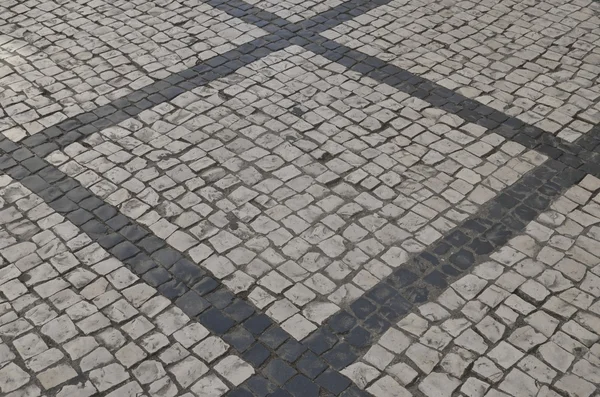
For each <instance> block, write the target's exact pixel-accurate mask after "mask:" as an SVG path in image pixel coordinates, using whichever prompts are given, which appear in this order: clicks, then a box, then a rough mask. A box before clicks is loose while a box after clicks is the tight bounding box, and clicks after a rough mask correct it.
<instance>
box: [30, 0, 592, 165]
mask: <svg viewBox="0 0 600 397" xmlns="http://www.w3.org/2000/svg"><path fill="white" fill-rule="evenodd" d="M388 2H389V0H375V1H369V0H349V1H348V2H345V3H343V4H340V5H338V6H336V7H334V8H332V9H330V10H327V11H324V12H323V13H321V14H319V15H316V16H314V17H312V18H310V19H308V20H306V21H302V22H300V23H291V22H289V21H287V20H286V19H283V18H280V17H278V16H277V15H275V14H272V13H270V12H267V11H264V10H262V9H260V8H259V7H255V6H253V5H250V4H248V3H246V2H244V1H243V0H209V1H207V4H209V5H211V6H213V7H215V8H217V9H219V10H221V11H223V12H226V13H227V14H229V15H231V16H233V17H237V18H239V19H241V20H243V21H244V22H246V23H250V24H253V25H255V26H257V27H260V28H262V29H264V30H266V31H267V32H269V33H270V34H269V35H267V36H263V37H260V38H257V39H255V40H252V41H251V42H249V43H246V44H242V45H240V46H239V47H238V48H236V49H234V50H231V51H228V52H226V53H224V54H222V55H218V56H215V57H213V58H211V59H209V60H206V61H204V62H202V63H201V64H199V65H196V66H194V67H192V68H190V69H187V70H184V71H182V72H179V73H176V74H173V75H171V76H169V77H167V78H165V79H163V80H160V81H157V82H155V83H153V84H150V85H149V86H147V87H144V88H142V89H140V90H137V91H134V92H132V93H130V94H128V95H127V96H125V97H123V98H119V99H117V100H115V101H113V102H111V103H110V104H107V105H104V106H101V107H99V108H98V109H95V110H94V111H91V112H86V113H83V114H80V115H77V116H74V117H71V118H69V119H67V120H64V121H62V122H61V123H59V124H57V125H55V126H52V127H50V128H47V129H46V130H44V131H42V132H40V133H38V134H35V135H33V136H30V137H28V138H25V139H24V140H23V141H21V143H22V145H24V146H25V147H28V148H30V149H32V150H33V151H34V152H35V153H36V154H38V155H40V156H41V157H44V156H45V155H46V154H48V153H50V152H52V151H53V150H55V149H58V148H62V147H65V146H67V145H69V144H71V143H73V142H75V141H78V140H80V139H82V138H83V137H85V136H87V135H89V134H92V133H94V132H96V131H98V130H100V129H103V128H107V127H110V126H113V125H116V124H118V123H119V122H121V121H123V120H125V119H127V118H129V117H133V116H136V115H138V114H139V113H140V112H142V111H143V110H145V109H147V108H150V107H152V106H154V105H157V104H160V103H163V102H166V101H168V100H171V99H173V98H174V97H176V96H177V95H179V94H181V93H183V92H186V91H189V90H191V89H194V88H197V87H200V86H203V85H205V84H207V83H209V82H211V81H214V80H216V79H219V78H222V77H225V76H227V75H229V74H231V73H233V72H234V71H235V70H237V69H239V68H241V67H243V66H246V65H248V64H250V63H252V62H255V61H256V60H258V59H261V58H263V57H265V56H267V55H269V54H271V53H272V52H274V51H278V50H281V49H283V48H286V47H287V46H289V45H290V44H296V45H300V46H303V47H304V48H305V49H307V50H309V51H312V52H314V53H316V54H320V55H322V56H324V57H325V58H327V59H329V60H331V61H333V62H337V63H339V64H341V65H344V66H346V67H347V68H349V69H351V70H354V71H356V72H359V73H361V74H363V75H365V76H368V77H370V78H373V79H375V80H377V81H379V82H382V83H386V84H389V85H391V86H393V87H395V88H396V89H398V90H400V91H402V92H405V93H408V94H410V95H411V96H414V97H417V98H420V99H423V100H425V101H427V102H428V103H430V104H431V105H432V106H434V107H437V108H440V109H443V110H445V111H447V112H449V113H452V114H456V115H458V116H460V117H462V118H463V119H465V120H467V121H469V122H473V123H477V124H480V125H482V126H484V127H486V128H488V129H489V130H490V131H492V132H496V133H498V134H499V135H502V136H503V137H505V138H507V139H510V140H512V141H515V142H519V143H521V144H523V145H524V146H526V147H527V148H529V149H535V150H537V151H539V152H541V153H544V154H546V155H548V156H549V157H551V158H553V159H556V160H559V161H560V162H562V163H564V164H566V165H568V166H571V167H574V168H578V169H582V170H584V171H585V172H587V173H590V174H592V175H594V176H600V127H599V126H595V127H594V128H593V130H592V131H590V132H589V133H588V134H586V135H585V136H584V137H583V138H582V139H580V141H581V143H569V142H566V141H564V140H562V139H560V138H557V137H556V136H554V135H553V134H550V133H548V132H545V131H543V130H541V129H540V128H538V127H535V126H531V125H529V124H527V123H524V122H522V121H520V120H518V119H517V118H515V117H511V116H508V115H506V114H504V113H502V112H500V111H497V110H495V109H492V108H490V107H489V106H487V105H483V104H481V103H479V102H477V101H475V100H473V99H470V98H467V97H465V96H463V95H461V94H458V93H456V92H454V91H452V90H450V89H447V88H445V87H442V86H440V85H438V84H436V83H434V82H431V81H429V80H427V79H424V78H422V77H420V76H417V75H415V74H413V73H411V72H409V71H406V70H404V69H401V68H399V67H397V66H394V65H391V64H389V63H387V62H385V61H382V60H380V59H378V58H376V57H373V56H369V55H367V54H364V53H362V52H360V51H357V50H354V49H351V48H349V47H347V46H345V45H342V44H339V43H337V42H335V41H333V40H329V39H327V38H325V37H322V36H320V35H319V34H318V33H320V32H322V31H324V30H327V29H330V28H333V27H335V26H337V25H339V24H340V23H343V22H346V21H348V20H350V19H352V18H354V17H356V16H359V15H361V14H363V13H365V12H368V11H369V10H371V9H373V8H376V7H379V6H381V5H384V4H386V3H388Z"/></svg>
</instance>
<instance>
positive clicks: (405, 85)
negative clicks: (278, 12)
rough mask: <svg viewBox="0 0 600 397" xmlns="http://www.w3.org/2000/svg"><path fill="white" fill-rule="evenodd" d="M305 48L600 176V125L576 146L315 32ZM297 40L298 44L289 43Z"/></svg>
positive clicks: (306, 38) (507, 137) (583, 137)
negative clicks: (295, 42)
mask: <svg viewBox="0 0 600 397" xmlns="http://www.w3.org/2000/svg"><path fill="white" fill-rule="evenodd" d="M299 35H302V36H303V37H304V39H305V40H306V41H307V42H310V44H304V47H305V48H306V49H307V50H310V51H312V52H314V53H316V54H319V55H321V56H323V57H325V58H327V59H329V60H330V61H332V62H337V63H339V64H341V65H343V66H345V67H347V68H348V69H350V70H353V71H355V72H359V73H361V74H363V75H364V76H367V77H370V78H372V79H374V80H376V81H378V82H380V83H385V84H388V85H390V86H392V87H394V88H396V89H397V90H399V91H402V92H404V93H407V94H409V95H411V96H413V97H416V98H419V99H422V100H424V101H426V102H428V103H430V104H431V105H432V106H434V107H436V108H438V109H442V110H445V111H447V112H448V113H451V114H455V115H457V116H459V117H461V118H463V119H464V120H466V121H468V122H471V123H475V124H479V125H481V126H483V127H485V128H487V129H488V130H489V131H490V132H495V133H497V134H498V135H501V136H503V137H504V138H506V139H508V140H511V141H514V142H518V143H520V144H522V145H524V146H525V147H527V148H528V149H534V150H536V151H538V152H540V153H543V154H545V155H547V156H548V157H550V158H552V159H555V160H558V161H560V162H561V163H563V164H565V165H566V166H569V167H573V168H576V169H580V170H582V171H584V172H586V173H588V174H591V175H594V176H596V177H600V126H599V125H596V126H594V128H592V130H591V131H589V132H588V133H587V134H585V135H584V136H582V137H581V138H580V139H579V140H578V141H576V142H574V143H570V142H567V141H565V140H563V139H561V138H558V137H557V136H555V135H553V134H551V133H549V132H546V131H544V130H542V129H541V128H539V127H535V126H532V125H529V124H527V123H525V122H523V121H521V120H519V119H517V118H516V117H512V116H508V115H506V114H504V113H502V112H500V111H498V110H495V109H493V108H491V107H489V106H487V105H484V104H481V103H479V102H477V101H475V100H473V99H470V98H467V97H465V96H464V95H461V94H459V93H457V92H454V91H452V90H450V89H448V88H445V87H442V86H440V85H439V84H437V83H434V82H432V81H430V80H427V79H425V78H423V77H420V76H417V75H415V74H413V73H411V72H409V71H407V70H404V69H401V68H399V67H397V66H394V65H392V64H389V63H387V62H385V61H382V60H380V59H379V58H377V57H374V56H370V55H367V54H365V53H363V52H360V51H357V50H354V49H351V48H349V47H347V46H345V45H342V44H339V43H337V42H335V41H333V40H329V39H327V38H324V37H322V36H320V35H315V34H314V33H312V32H300V33H299ZM290 41H292V42H294V40H293V39H292V40H290Z"/></svg>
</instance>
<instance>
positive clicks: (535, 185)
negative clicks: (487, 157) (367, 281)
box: [306, 160, 586, 369]
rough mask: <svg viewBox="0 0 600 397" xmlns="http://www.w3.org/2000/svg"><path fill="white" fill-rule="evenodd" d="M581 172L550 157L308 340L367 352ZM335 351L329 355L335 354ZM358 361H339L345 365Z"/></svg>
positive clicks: (531, 217) (521, 226) (513, 232)
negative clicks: (334, 341)
mask: <svg viewBox="0 0 600 397" xmlns="http://www.w3.org/2000/svg"><path fill="white" fill-rule="evenodd" d="M585 175H586V174H585V173H584V172H583V171H580V170H576V169H573V168H571V167H568V166H565V165H564V164H562V163H560V162H558V161H555V160H548V161H546V163H544V164H543V165H541V166H539V167H537V168H536V169H535V170H533V171H531V172H530V173H528V174H526V175H524V176H523V177H522V178H521V179H520V180H519V181H518V182H517V183H515V184H514V185H513V186H511V187H509V188H507V189H505V190H504V191H503V192H502V193H501V194H500V195H498V196H497V197H496V198H494V199H492V200H491V201H490V202H489V203H487V204H486V205H485V206H484V207H482V208H481V209H480V210H479V212H478V213H477V214H475V215H474V216H472V217H470V218H469V219H468V220H466V221H465V222H463V223H462V224H461V225H459V226H457V227H456V228H454V229H453V230H452V231H450V232H449V233H448V234H447V235H446V236H445V237H444V238H443V239H441V240H440V241H438V242H436V243H434V244H432V245H431V246H430V247H428V248H427V249H426V250H425V251H423V252H422V253H420V254H419V255H417V256H416V257H414V258H412V259H411V260H410V261H409V262H407V263H405V264H404V265H402V266H400V267H399V268H397V269H396V270H395V271H393V272H392V274H391V275H390V276H388V277H387V278H386V279H384V280H382V281H381V282H380V283H378V284H377V285H376V286H374V287H373V288H371V289H370V290H369V291H367V292H366V293H365V294H363V296H362V297H361V298H358V299H357V300H356V301H354V302H353V303H352V304H350V305H349V307H348V308H346V310H342V311H340V312H338V313H336V314H335V315H333V316H332V317H331V318H329V319H328V320H327V321H326V322H325V324H323V325H322V326H321V328H320V329H319V330H318V331H316V332H315V333H314V334H313V335H311V336H309V337H308V338H307V340H306V342H307V343H309V344H310V343H313V344H318V342H317V341H319V340H320V339H321V338H323V337H328V338H338V339H340V340H341V341H343V342H340V343H339V344H338V345H336V347H334V348H333V349H332V351H335V349H337V350H339V352H340V353H338V354H337V355H338V356H339V357H342V356H343V355H342V353H341V352H345V356H346V357H349V358H353V357H358V356H362V355H364V353H365V352H366V351H367V350H368V349H369V348H370V347H371V346H372V345H373V344H374V343H376V342H377V340H378V339H379V337H380V336H381V335H382V334H383V333H384V332H385V331H386V330H387V329H388V328H389V327H390V326H391V325H392V324H394V323H396V322H398V321H399V320H400V319H402V318H403V317H404V316H405V315H406V314H408V313H409V312H410V311H411V309H412V308H413V307H414V305H417V304H421V303H425V302H428V301H432V300H433V299H435V298H436V297H437V296H439V294H440V293H441V292H443V291H444V290H445V288H447V287H448V285H449V284H450V283H452V282H453V281H455V280H457V279H458V278H460V277H462V276H464V275H465V274H466V273H469V272H470V271H471V270H472V268H473V267H474V266H475V265H477V264H480V263H483V262H485V261H487V260H489V255H490V254H491V253H492V252H493V251H495V250H497V249H498V248H500V247H502V246H504V245H505V244H506V243H507V242H508V241H509V240H510V239H511V238H513V237H515V236H517V235H518V234H520V233H522V232H523V230H524V229H525V227H526V225H527V224H528V223H529V222H530V221H532V220H534V219H535V218H536V217H537V216H538V215H539V214H541V213H542V212H544V211H546V210H547V209H548V208H549V206H550V204H551V203H552V201H553V199H555V198H557V197H558V196H559V195H560V194H561V193H563V192H564V191H565V190H567V189H568V188H570V187H571V186H573V185H574V184H576V183H578V182H579V181H581V180H582V179H583V178H584V177H585ZM332 351H329V352H326V353H325V355H331V354H332ZM353 362H354V360H350V359H347V360H340V361H339V362H338V363H336V364H337V365H335V368H338V369H341V368H344V367H345V366H347V365H349V364H351V363H353Z"/></svg>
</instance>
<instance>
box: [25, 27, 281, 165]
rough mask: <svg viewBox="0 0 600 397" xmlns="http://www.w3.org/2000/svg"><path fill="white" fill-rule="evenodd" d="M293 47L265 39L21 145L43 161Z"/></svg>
mask: <svg viewBox="0 0 600 397" xmlns="http://www.w3.org/2000/svg"><path fill="white" fill-rule="evenodd" d="M288 45H289V43H288V42H287V41H286V40H284V39H282V38H281V37H279V36H277V35H268V36H263V37H260V38H257V39H254V40H252V41H250V42H248V43H246V44H242V45H240V46H239V47H237V48H236V49H233V50H230V51H227V52H225V53H223V54H221V55H218V56H215V57H213V58H211V59H208V60H206V61H204V62H202V63H199V64H198V65H196V66H194V67H192V68H189V69H186V70H184V71H181V72H178V73H175V74H172V75H171V76H169V77H167V78H165V79H162V80H158V81H156V82H154V83H152V84H150V85H147V86H146V87H144V88H141V89H139V90H136V91H133V92H131V93H129V94H127V95H126V96H124V97H122V98H119V99H116V100H114V101H112V102H111V103H109V104H106V105H103V106H100V107H99V108H97V109H95V110H92V111H89V112H85V113H81V114H78V115H76V116H73V117H71V118H68V119H66V120H64V121H62V122H60V123H58V124H56V125H54V126H51V127H49V128H46V129H45V130H43V131H41V132H39V133H37V134H35V135H31V136H29V137H27V138H25V139H23V140H22V141H20V144H21V145H23V146H25V147H27V148H29V149H32V150H33V152H34V153H35V154H37V155H39V156H40V157H44V156H45V155H47V154H48V153H51V152H52V151H54V150H56V149H59V148H63V147H65V146H68V145H70V144H71V143H73V142H76V141H79V140H81V139H83V138H85V137H86V136H88V135H91V134H93V133H95V132H98V131H100V130H102V129H104V128H108V127H111V126H114V125H117V124H118V123H120V122H122V121H124V120H126V119H128V118H130V117H135V116H137V115H138V114H140V113H141V112H142V111H144V110H146V109H149V108H151V107H153V106H156V105H158V104H161V103H164V102H167V101H170V100H172V99H174V98H175V97H176V96H178V95H180V94H182V93H184V92H187V91H190V90H193V89H194V88H198V87H201V86H204V85H206V84H208V83H210V82H212V81H215V80H217V79H220V78H223V77H226V76H228V75H230V74H232V73H233V72H235V71H236V70H238V69H239V68H241V67H244V66H247V65H249V64H251V63H252V62H255V61H257V60H259V59H261V58H263V57H265V56H267V55H269V54H271V53H273V52H275V51H279V50H281V49H283V48H285V47H287V46H288Z"/></svg>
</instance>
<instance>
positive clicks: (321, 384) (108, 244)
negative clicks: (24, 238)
mask: <svg viewBox="0 0 600 397" xmlns="http://www.w3.org/2000/svg"><path fill="white" fill-rule="evenodd" d="M0 173H4V174H7V175H9V176H11V177H12V178H13V179H15V180H17V181H19V182H20V183H21V184H22V185H23V186H25V187H26V188H27V189H29V190H31V191H32V192H33V193H35V194H37V195H38V196H39V197H40V198H42V199H43V200H44V202H46V203H47V204H48V205H49V206H50V207H51V208H52V209H54V210H55V211H56V212H58V213H59V214H61V215H63V216H64V217H65V218H66V219H68V220H69V221H70V222H72V223H73V224H74V225H76V226H77V227H79V228H80V229H81V230H82V231H83V232H84V233H86V234H87V235H88V236H89V237H90V238H91V239H92V241H94V242H97V243H98V244H100V245H101V246H102V247H103V248H104V249H106V250H107V251H108V252H110V253H111V254H112V255H114V256H115V257H116V258H117V259H119V260H120V261H122V262H123V263H124V264H125V265H127V267H128V268H129V269H130V270H131V271H132V272H134V273H135V274H137V275H138V276H139V277H140V278H142V279H143V280H144V281H146V282H147V283H148V284H150V285H152V286H153V287H155V288H156V289H157V290H158V292H159V293H160V294H161V295H163V296H164V297H166V298H168V299H169V300H171V301H173V303H174V304H175V305H176V306H178V307H179V308H181V309H182V310H183V311H184V312H185V313H186V314H187V315H188V316H190V317H191V318H192V319H194V320H196V321H198V322H200V323H201V324H202V325H203V326H205V327H206V328H208V329H209V330H210V331H211V332H212V333H214V334H216V335H219V336H221V337H222V338H223V340H225V341H226V342H227V343H228V344H229V345H231V346H232V347H233V348H234V349H235V350H236V351H237V352H238V354H239V355H240V356H241V357H242V358H243V359H244V360H246V361H247V362H248V363H250V364H252V366H253V367H255V369H256V370H257V372H259V374H258V375H256V376H254V377H252V378H250V379H248V380H247V381H246V382H245V383H244V384H243V385H242V386H241V387H240V388H239V389H236V390H234V391H232V394H231V395H238V396H242V395H247V394H239V393H250V391H251V392H252V393H253V395H256V396H267V395H271V393H275V394H273V396H277V395H281V396H286V395H289V394H284V393H287V392H288V391H289V392H290V393H291V395H293V396H296V395H298V394H297V391H298V390H302V395H303V397H317V396H319V395H320V394H319V393H321V392H322V390H327V391H328V392H329V393H333V394H334V395H343V393H349V394H347V395H348V396H356V395H360V394H356V393H359V390H358V389H356V387H355V386H354V385H352V384H351V382H350V380H348V379H347V378H346V377H344V376H342V375H341V374H340V373H339V372H338V371H337V370H335V369H334V368H333V367H332V365H330V363H328V362H327V361H326V360H323V359H322V358H320V357H318V356H317V354H316V353H315V352H314V351H313V350H311V347H310V346H309V345H307V344H305V343H300V342H297V341H296V340H295V339H294V338H292V337H291V336H290V335H289V334H288V333H287V332H286V331H284V330H283V329H282V328H281V327H280V326H279V324H277V323H275V322H274V321H273V320H271V319H270V318H269V317H268V316H267V315H266V314H265V313H264V312H263V311H261V310H259V309H257V308H256V307H255V306H254V305H252V304H251V303H250V302H247V301H246V299H243V298H240V297H237V296H236V295H234V294H233V293H232V292H231V291H230V290H229V289H228V288H227V287H226V286H225V285H223V284H222V283H221V281H220V280H219V279H217V278H216V277H214V276H213V275H212V274H211V273H210V272H208V271H206V270H203V269H201V268H200V267H199V266H197V265H196V264H195V263H194V262H193V261H192V260H191V259H190V258H188V257H186V256H185V255H183V254H182V253H181V252H179V251H177V250H175V249H173V248H171V247H170V246H168V245H167V243H166V242H165V241H164V240H163V239H161V238H159V237H157V236H156V235H154V234H153V233H152V232H151V231H149V230H148V229H146V228H145V227H144V226H142V225H141V224H139V223H138V222H136V221H134V220H131V219H130V218H128V217H126V216H124V215H122V214H120V213H119V210H118V209H117V208H116V207H114V206H112V205H110V204H107V203H105V202H104V201H103V200H102V199H101V198H99V197H98V196H96V195H95V194H94V193H92V192H91V191H90V190H88V189H87V188H84V187H83V186H82V185H81V184H80V183H79V182H78V181H77V180H75V179H74V178H72V177H69V176H67V175H65V174H64V173H63V172H62V171H60V170H58V169H57V168H56V167H55V166H53V165H50V164H49V163H48V162H46V161H45V160H43V159H42V158H40V157H39V156H37V155H36V154H35V153H33V152H32V151H30V150H29V149H27V148H25V147H23V146H22V145H19V144H15V143H13V142H11V141H9V140H8V139H5V138H3V139H1V140H0ZM332 346H333V344H332ZM294 367H295V368H294ZM260 373H262V374H260ZM282 373H284V374H285V376H282V375H281V374H282ZM284 390H287V391H284ZM277 393H280V394H277Z"/></svg>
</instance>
